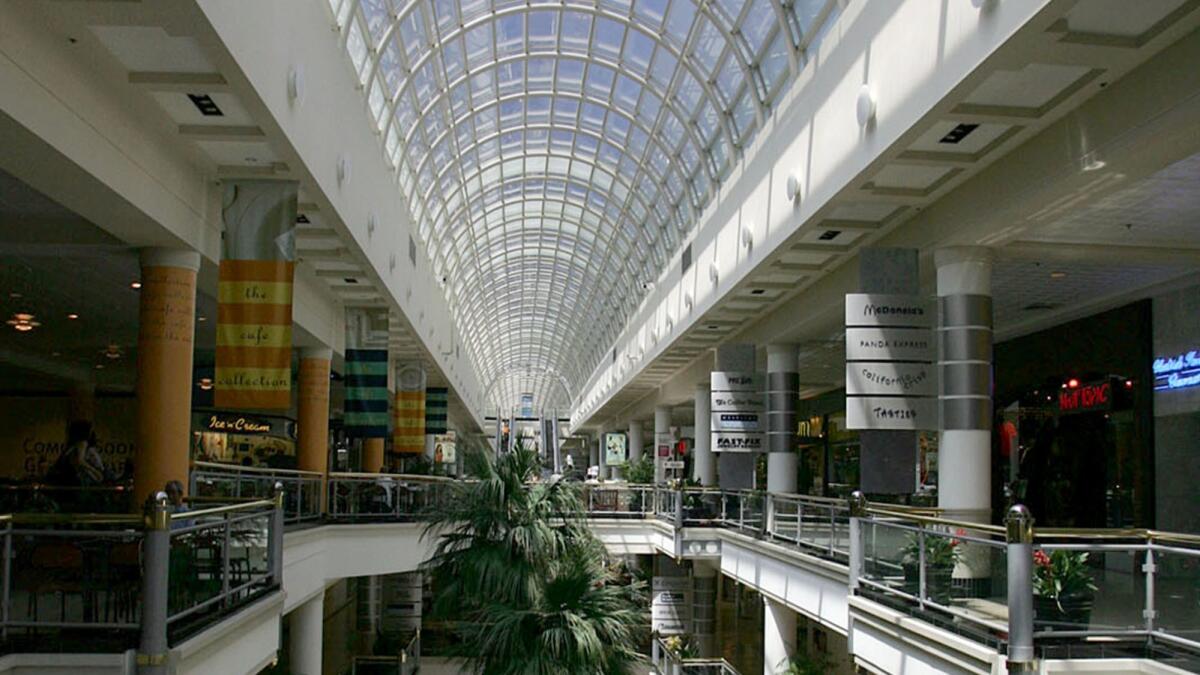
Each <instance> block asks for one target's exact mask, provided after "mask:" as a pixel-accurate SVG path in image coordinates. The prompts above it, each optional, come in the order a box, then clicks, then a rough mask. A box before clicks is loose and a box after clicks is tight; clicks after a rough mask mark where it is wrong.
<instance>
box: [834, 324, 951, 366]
mask: <svg viewBox="0 0 1200 675" xmlns="http://www.w3.org/2000/svg"><path fill="white" fill-rule="evenodd" d="M935 352H936V344H935V343H934V339H933V332H932V331H929V330H927V329H924V328H847V329H846V360H847V361H933V360H934V356H935Z"/></svg>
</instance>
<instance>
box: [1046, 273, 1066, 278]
mask: <svg viewBox="0 0 1200 675" xmlns="http://www.w3.org/2000/svg"><path fill="white" fill-rule="evenodd" d="M1065 276H1067V273H1066V272H1051V273H1050V278H1051V279H1062V278H1063V277H1065Z"/></svg>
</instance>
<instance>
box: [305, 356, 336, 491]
mask: <svg viewBox="0 0 1200 675" xmlns="http://www.w3.org/2000/svg"><path fill="white" fill-rule="evenodd" d="M332 357H333V352H332V351H331V350H329V349H323V348H306V349H304V350H303V351H301V353H300V376H299V378H297V380H298V381H297V400H296V437H297V442H296V455H297V460H298V464H299V468H300V470H301V471H315V472H317V473H319V474H321V475H322V476H324V475H326V474H328V473H329V364H330V359H331V358H332ZM325 497H326V496H325V489H324V488H322V489H321V510H322V511H324V509H325Z"/></svg>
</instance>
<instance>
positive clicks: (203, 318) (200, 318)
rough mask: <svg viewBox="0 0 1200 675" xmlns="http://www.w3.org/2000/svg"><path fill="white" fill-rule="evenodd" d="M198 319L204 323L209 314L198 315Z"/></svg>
mask: <svg viewBox="0 0 1200 675" xmlns="http://www.w3.org/2000/svg"><path fill="white" fill-rule="evenodd" d="M196 320H197V321H199V322H200V323H204V322H205V321H208V317H207V316H198V317H196Z"/></svg>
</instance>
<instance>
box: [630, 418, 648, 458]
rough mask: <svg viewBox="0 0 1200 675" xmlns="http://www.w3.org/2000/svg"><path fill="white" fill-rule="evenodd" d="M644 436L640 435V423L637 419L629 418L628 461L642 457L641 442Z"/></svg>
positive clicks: (643, 440)
mask: <svg viewBox="0 0 1200 675" xmlns="http://www.w3.org/2000/svg"><path fill="white" fill-rule="evenodd" d="M644 442H645V438H644V437H643V436H642V423H641V422H640V421H638V420H629V463H630V464H633V463H634V462H636V461H638V460H640V459H641V458H642V443H644Z"/></svg>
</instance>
